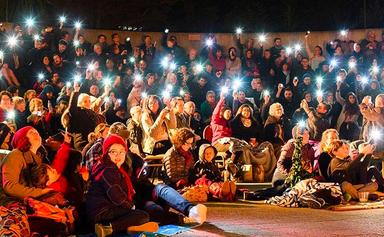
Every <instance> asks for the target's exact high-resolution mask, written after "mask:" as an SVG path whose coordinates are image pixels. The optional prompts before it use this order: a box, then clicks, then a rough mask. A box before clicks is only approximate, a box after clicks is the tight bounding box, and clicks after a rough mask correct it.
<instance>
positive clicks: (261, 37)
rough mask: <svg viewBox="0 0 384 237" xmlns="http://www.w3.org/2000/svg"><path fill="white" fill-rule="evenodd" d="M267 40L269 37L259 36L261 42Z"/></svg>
mask: <svg viewBox="0 0 384 237" xmlns="http://www.w3.org/2000/svg"><path fill="white" fill-rule="evenodd" d="M266 40H267V36H266V35H265V34H261V35H259V41H260V42H265V41H266Z"/></svg>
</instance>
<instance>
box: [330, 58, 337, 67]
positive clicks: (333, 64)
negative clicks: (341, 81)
mask: <svg viewBox="0 0 384 237" xmlns="http://www.w3.org/2000/svg"><path fill="white" fill-rule="evenodd" d="M331 66H332V67H336V66H337V60H336V59H332V60H331Z"/></svg>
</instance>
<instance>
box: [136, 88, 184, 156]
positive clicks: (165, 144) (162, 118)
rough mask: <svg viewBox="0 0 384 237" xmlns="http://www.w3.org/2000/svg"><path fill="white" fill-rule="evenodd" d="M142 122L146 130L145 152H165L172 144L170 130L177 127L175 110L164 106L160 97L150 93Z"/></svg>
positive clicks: (145, 102)
mask: <svg viewBox="0 0 384 237" xmlns="http://www.w3.org/2000/svg"><path fill="white" fill-rule="evenodd" d="M143 108H144V112H143V115H142V118H141V122H142V125H143V130H144V152H146V153H149V154H153V155H155V154H164V153H165V152H166V151H167V150H168V149H169V148H171V146H172V144H171V142H170V140H169V135H168V132H169V131H170V130H171V129H175V128H176V116H175V114H174V112H173V110H171V109H169V108H167V107H166V108H162V104H161V101H160V98H159V97H157V96H156V95H150V96H148V98H146V100H145V101H144V105H143Z"/></svg>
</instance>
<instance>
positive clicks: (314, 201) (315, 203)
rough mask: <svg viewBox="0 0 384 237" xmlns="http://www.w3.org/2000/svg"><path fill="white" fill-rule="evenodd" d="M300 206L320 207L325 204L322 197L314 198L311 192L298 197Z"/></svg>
mask: <svg viewBox="0 0 384 237" xmlns="http://www.w3.org/2000/svg"><path fill="white" fill-rule="evenodd" d="M299 202H300V204H301V206H304V207H309V208H315V209H320V208H321V207H323V206H324V205H325V201H324V199H322V198H316V197H315V196H314V195H313V194H309V195H303V196H301V197H300V198H299Z"/></svg>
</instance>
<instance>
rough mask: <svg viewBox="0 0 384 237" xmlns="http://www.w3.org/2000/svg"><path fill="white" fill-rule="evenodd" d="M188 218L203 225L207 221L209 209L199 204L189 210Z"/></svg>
mask: <svg viewBox="0 0 384 237" xmlns="http://www.w3.org/2000/svg"><path fill="white" fill-rule="evenodd" d="M188 217H190V218H192V219H193V220H195V221H196V222H197V223H199V224H203V223H204V222H205V221H206V220H207V207H206V206H205V205H203V204H197V205H196V206H194V207H192V208H191V210H189V215H188Z"/></svg>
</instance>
